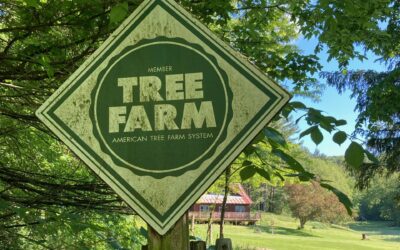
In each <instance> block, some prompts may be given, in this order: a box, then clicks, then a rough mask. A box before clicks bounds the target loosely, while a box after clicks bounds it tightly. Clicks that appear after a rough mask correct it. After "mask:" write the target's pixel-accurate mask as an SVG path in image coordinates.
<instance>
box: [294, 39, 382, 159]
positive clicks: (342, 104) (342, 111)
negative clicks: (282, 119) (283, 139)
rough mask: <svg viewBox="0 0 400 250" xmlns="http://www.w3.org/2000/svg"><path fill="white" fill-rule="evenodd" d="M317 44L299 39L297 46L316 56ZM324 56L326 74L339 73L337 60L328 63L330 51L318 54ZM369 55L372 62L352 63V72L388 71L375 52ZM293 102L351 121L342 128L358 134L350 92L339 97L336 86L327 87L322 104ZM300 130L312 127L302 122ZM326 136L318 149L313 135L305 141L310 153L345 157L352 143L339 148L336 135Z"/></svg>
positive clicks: (304, 100)
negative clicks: (335, 139)
mask: <svg viewBox="0 0 400 250" xmlns="http://www.w3.org/2000/svg"><path fill="white" fill-rule="evenodd" d="M316 44H317V40H316V39H311V40H305V39H299V40H298V41H297V42H296V45H298V46H299V47H300V49H301V50H302V51H303V53H304V54H313V53H314V48H315V45H316ZM318 56H319V57H320V63H321V64H322V65H323V71H337V70H338V69H339V68H338V64H337V62H336V61H334V60H332V61H330V62H328V61H327V58H328V55H327V53H326V51H322V52H321V53H320V54H318ZM366 56H367V57H368V60H364V61H362V62H361V61H359V60H352V61H351V62H350V64H349V67H348V69H349V70H357V69H364V70H367V69H374V70H378V71H383V70H385V66H384V65H383V64H381V63H379V62H376V60H377V59H378V58H377V57H376V56H375V55H374V54H373V53H367V54H366ZM320 81H321V82H322V83H325V80H324V79H320ZM293 100H298V101H301V102H303V103H304V104H306V105H307V106H311V107H314V108H317V109H319V110H323V111H324V112H325V114H326V115H330V116H333V117H335V118H337V119H345V120H346V121H347V123H348V124H347V125H346V126H343V127H341V128H342V130H344V131H345V132H347V133H348V134H351V133H352V132H353V131H354V125H355V120H356V118H357V112H356V111H355V110H354V109H355V105H356V102H355V100H354V99H351V98H350V93H343V94H342V95H339V94H338V92H337V91H336V89H334V88H332V87H327V88H326V89H325V90H324V92H323V95H322V96H321V100H320V102H318V103H315V102H313V101H312V100H310V99H304V98H294V99H293ZM299 127H300V131H303V130H305V129H307V128H308V125H307V124H306V123H305V122H300V123H299ZM323 134H324V141H323V142H322V143H321V144H320V145H318V146H316V145H315V144H314V143H313V142H312V141H311V138H310V137H309V136H307V137H304V138H302V139H301V141H302V143H303V145H304V146H305V147H307V148H308V149H309V150H310V152H314V151H315V150H316V149H318V150H319V152H321V153H323V154H325V155H329V156H335V155H344V152H345V150H346V148H347V146H348V145H349V143H350V142H349V141H347V142H346V143H344V144H343V145H341V146H339V145H337V144H336V143H334V142H333V141H332V139H331V138H332V136H333V134H332V135H330V134H329V133H323Z"/></svg>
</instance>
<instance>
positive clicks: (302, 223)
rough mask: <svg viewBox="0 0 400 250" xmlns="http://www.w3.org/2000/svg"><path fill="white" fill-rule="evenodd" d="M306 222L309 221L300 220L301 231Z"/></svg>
mask: <svg viewBox="0 0 400 250" xmlns="http://www.w3.org/2000/svg"><path fill="white" fill-rule="evenodd" d="M306 222H307V220H306V219H305V218H300V229H304V225H305V224H306Z"/></svg>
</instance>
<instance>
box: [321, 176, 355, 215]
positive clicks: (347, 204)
mask: <svg viewBox="0 0 400 250" xmlns="http://www.w3.org/2000/svg"><path fill="white" fill-rule="evenodd" d="M320 185H321V187H323V188H326V189H328V190H329V191H331V192H333V193H334V194H335V195H336V196H337V197H338V199H339V201H340V202H341V203H342V204H343V205H344V207H345V208H346V210H347V213H348V214H349V215H350V216H351V215H352V214H353V211H352V210H351V209H352V208H353V203H352V202H351V200H350V199H349V197H348V196H347V195H346V194H345V193H343V192H342V191H340V190H338V189H336V188H335V187H332V186H331V185H329V184H326V183H320Z"/></svg>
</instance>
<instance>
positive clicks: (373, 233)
mask: <svg viewBox="0 0 400 250" xmlns="http://www.w3.org/2000/svg"><path fill="white" fill-rule="evenodd" d="M272 224H273V225H274V226H273V227H272V226H271V225H272ZM389 225H390V224H389V223H385V222H356V223H350V224H348V225H346V226H335V225H333V226H329V225H326V224H322V223H318V222H308V223H307V224H306V228H305V229H303V230H298V229H297V227H298V222H297V221H296V219H294V218H291V217H288V216H279V215H274V214H263V216H262V220H261V222H260V223H259V224H258V225H256V226H233V225H225V237H227V238H231V239H232V242H233V247H234V249H235V250H239V249H240V250H242V249H243V250H247V249H249V250H255V249H257V250H261V249H262V250H264V249H268V250H313V249H315V250H324V249H326V250H328V249H329V250H336V249H337V250H375V249H387V250H400V228H399V227H390V226H389ZM272 228H274V230H273V231H274V233H273V234H272ZM206 229H207V225H204V224H201V225H200V224H196V225H195V235H196V236H197V237H200V238H201V239H203V240H205V238H206ZM362 233H366V234H367V235H368V240H361V234H362ZM218 234H219V225H218V224H213V241H214V242H215V239H216V237H217V236H218Z"/></svg>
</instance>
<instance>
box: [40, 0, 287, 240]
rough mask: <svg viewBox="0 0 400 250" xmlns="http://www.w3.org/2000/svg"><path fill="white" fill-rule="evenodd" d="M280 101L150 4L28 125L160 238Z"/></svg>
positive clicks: (166, 6) (248, 69)
mask: <svg viewBox="0 0 400 250" xmlns="http://www.w3.org/2000/svg"><path fill="white" fill-rule="evenodd" d="M288 100H289V95H288V94H287V92H285V91H284V90H283V89H282V88H280V87H279V86H278V85H277V84H276V83H274V82H272V81H271V80H270V79H269V78H267V77H266V76H265V75H264V74H263V73H262V72H261V71H259V70H258V69H256V68H255V67H254V66H253V65H251V64H250V63H248V62H247V61H246V60H244V59H243V58H242V57H241V56H240V55H239V54H237V53H236V52H235V51H233V50H232V49H231V48H230V47H229V46H227V45H226V44H225V43H223V42H222V41H220V40H219V39H218V38H217V37H216V36H215V35H214V34H212V33H211V32H210V31H209V30H208V29H207V28H206V27H205V26H204V25H202V24H201V23H200V22H198V21H197V20H195V19H194V18H193V17H192V16H191V14H189V13H188V12H187V11H185V10H184V9H183V8H182V7H180V6H179V5H178V4H176V3H175V2H173V1H172V0H152V1H144V2H143V3H142V4H141V5H140V6H139V7H138V8H137V9H136V10H135V12H134V13H132V14H131V16H130V17H128V18H127V20H125V22H124V23H123V24H122V25H121V27H119V28H118V29H117V30H116V31H115V32H114V33H113V34H112V35H111V36H110V38H109V39H108V40H107V41H106V42H105V43H104V44H103V45H102V46H101V47H100V48H99V49H98V50H97V51H96V52H95V53H94V54H93V55H92V56H91V57H90V58H89V59H88V60H87V61H86V62H85V63H84V64H83V65H82V66H81V67H80V68H79V69H78V70H77V71H76V72H75V73H74V74H72V76H71V77H70V78H69V79H68V80H67V81H66V82H65V83H64V84H63V85H62V86H61V87H60V89H58V90H57V91H56V92H55V93H54V94H53V95H52V96H51V97H50V98H49V99H48V100H47V101H46V102H45V104H43V106H42V107H40V109H39V110H38V111H37V115H38V117H39V118H40V119H41V120H42V121H43V122H44V123H45V124H46V125H47V126H48V127H49V128H50V129H51V130H52V131H53V132H54V133H56V134H57V135H58V136H59V137H60V138H61V139H62V140H63V141H64V142H65V143H66V144H67V145H68V147H70V148H71V150H72V151H73V152H75V153H76V154H77V155H78V156H79V157H80V158H81V159H82V160H83V161H84V162H85V163H86V164H87V165H88V166H89V167H90V168H91V169H92V170H93V171H94V172H95V173H96V174H97V175H99V176H100V177H101V178H102V179H103V180H104V181H105V182H106V183H107V184H108V185H110V186H111V187H112V188H113V189H114V190H115V192H117V193H118V194H119V195H120V196H121V197H122V198H123V199H124V200H125V201H126V202H127V203H128V204H129V205H130V206H131V207H132V208H133V209H134V210H135V211H136V212H137V213H138V214H139V215H140V216H141V217H142V218H143V219H145V220H146V222H147V223H149V224H150V225H151V226H152V227H153V228H154V229H155V230H156V231H157V232H158V233H160V234H165V233H166V232H167V231H168V229H169V228H171V226H172V225H173V224H174V223H175V222H176V221H177V220H178V219H179V218H180V217H181V216H182V215H183V214H184V213H185V212H186V211H187V210H188V209H189V208H190V206H191V205H192V204H193V203H194V202H196V200H197V199H198V198H199V197H200V196H201V194H202V193H203V192H204V191H206V190H207V188H208V187H209V186H210V185H211V184H212V183H213V182H214V181H215V179H216V178H217V177H218V176H219V175H220V174H221V173H222V172H223V170H224V169H225V168H226V167H227V166H228V165H229V164H230V163H231V162H232V161H233V160H234V159H235V158H236V157H237V156H238V154H239V153H240V152H241V151H242V150H243V149H244V147H245V146H246V145H247V144H248V143H250V142H251V140H252V139H253V138H254V137H255V136H256V135H257V133H258V132H259V131H260V130H261V129H262V128H263V127H264V126H265V125H266V124H267V123H268V122H269V121H270V120H271V119H272V118H273V117H274V116H275V115H276V113H277V112H278V111H279V110H280V109H281V108H282V107H283V105H284V104H285V103H286V102H287V101H288Z"/></svg>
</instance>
